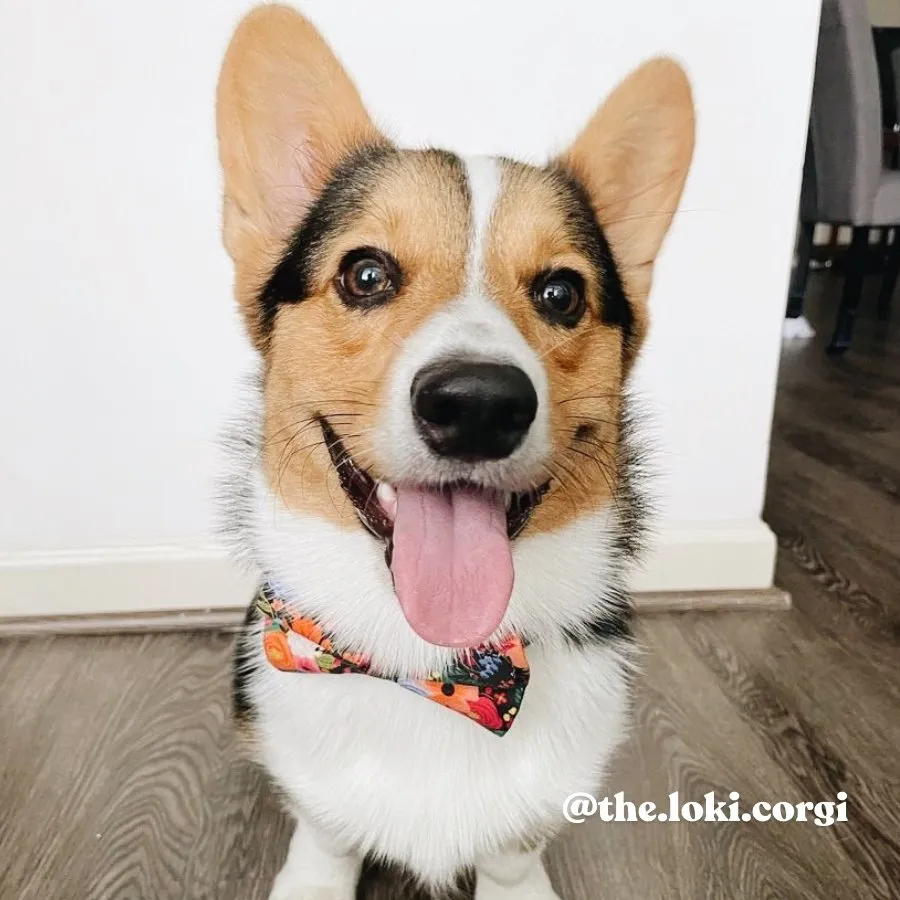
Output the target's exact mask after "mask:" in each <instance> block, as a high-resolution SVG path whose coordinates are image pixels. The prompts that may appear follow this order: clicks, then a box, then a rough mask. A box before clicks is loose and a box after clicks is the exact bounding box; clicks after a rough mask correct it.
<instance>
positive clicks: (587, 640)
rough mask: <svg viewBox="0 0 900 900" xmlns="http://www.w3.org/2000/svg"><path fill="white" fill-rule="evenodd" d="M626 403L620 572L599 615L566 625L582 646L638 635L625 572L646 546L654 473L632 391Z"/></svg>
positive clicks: (616, 543)
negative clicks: (639, 435)
mask: <svg viewBox="0 0 900 900" xmlns="http://www.w3.org/2000/svg"><path fill="white" fill-rule="evenodd" d="M620 408H621V414H620V424H619V453H618V472H617V477H616V484H617V488H616V493H615V497H614V499H613V502H614V507H615V510H616V514H617V515H616V519H617V521H618V528H617V531H616V534H615V537H614V539H613V546H612V550H613V554H614V561H615V563H616V566H615V568H616V569H618V571H617V572H616V571H614V573H613V574H612V576H611V581H612V583H611V584H610V585H604V586H600V587H599V594H598V602H597V609H596V612H595V614H594V615H591V616H588V617H586V618H585V619H584V620H583V621H582V622H579V623H578V625H577V626H573V627H571V628H566V629H565V630H564V632H563V633H564V636H565V638H566V640H567V641H568V642H569V644H571V645H572V646H573V647H578V648H585V647H588V646H591V645H596V644H605V643H608V642H611V641H626V642H630V641H631V640H633V634H632V628H631V623H632V618H633V607H632V603H631V597H630V595H629V593H628V591H627V590H626V588H625V584H624V577H623V573H624V571H625V570H626V569H627V568H628V567H630V566H631V565H632V564H633V563H634V562H635V561H636V560H637V559H638V558H639V557H640V555H641V553H642V552H643V550H644V545H645V542H646V537H647V531H648V525H647V522H648V518H649V515H650V512H651V506H650V503H649V500H648V499H647V497H646V495H645V493H644V484H645V482H646V480H647V478H648V475H649V473H648V471H647V465H646V462H645V459H646V453H645V451H644V448H643V447H642V445H641V444H640V442H638V440H637V439H636V435H635V413H634V411H633V409H632V402H631V400H630V398H629V396H628V394H627V393H626V394H625V395H624V396H623V398H622V403H621V407H620Z"/></svg>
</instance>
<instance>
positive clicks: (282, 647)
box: [263, 629, 295, 672]
mask: <svg viewBox="0 0 900 900" xmlns="http://www.w3.org/2000/svg"><path fill="white" fill-rule="evenodd" d="M263 648H264V649H265V651H266V658H267V659H268V660H269V662H270V663H272V665H273V666H275V668H276V669H281V670H282V671H284V672H290V671H292V670H293V669H294V668H295V666H294V655H293V653H291V648H290V645H289V644H288V639H287V635H286V634H285V633H284V632H283V631H281V630H280V629H279V630H278V631H267V632H266V633H265V636H264V637H263Z"/></svg>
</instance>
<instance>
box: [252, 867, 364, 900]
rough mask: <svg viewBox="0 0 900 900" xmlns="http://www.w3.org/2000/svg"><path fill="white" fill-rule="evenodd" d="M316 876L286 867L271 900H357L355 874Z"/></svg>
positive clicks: (280, 875) (278, 878)
mask: <svg viewBox="0 0 900 900" xmlns="http://www.w3.org/2000/svg"><path fill="white" fill-rule="evenodd" d="M316 876H317V873H316V872H312V871H308V870H307V871H303V870H299V869H298V868H297V867H296V866H294V865H292V866H290V867H288V866H285V867H284V868H283V869H282V870H281V871H280V872H279V873H278V877H277V878H276V879H275V884H274V885H272V892H271V893H270V894H269V900H355V897H356V875H355V873H352V872H347V873H346V874H343V873H340V874H339V873H336V872H332V873H329V877H328V878H322V877H316Z"/></svg>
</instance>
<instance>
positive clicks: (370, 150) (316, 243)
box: [259, 144, 398, 339]
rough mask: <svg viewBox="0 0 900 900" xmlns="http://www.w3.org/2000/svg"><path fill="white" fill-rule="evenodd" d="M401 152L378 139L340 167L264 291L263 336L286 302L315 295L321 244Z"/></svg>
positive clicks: (338, 228) (360, 206) (362, 201)
mask: <svg viewBox="0 0 900 900" xmlns="http://www.w3.org/2000/svg"><path fill="white" fill-rule="evenodd" d="M397 155H398V151H397V150H394V149H393V148H392V147H389V146H387V145H385V144H373V145H371V146H368V147H362V148H360V149H358V150H355V151H354V152H353V153H351V154H350V155H349V156H348V157H347V158H346V159H344V160H343V161H342V162H341V163H340V164H339V165H338V166H337V168H336V169H335V170H334V173H333V174H332V176H331V179H330V180H329V181H328V183H327V184H326V185H325V188H324V189H323V191H322V193H321V194H320V196H319V199H318V200H317V201H316V202H315V203H314V204H313V206H312V208H311V209H310V210H309V212H308V213H307V214H306V217H305V218H304V219H303V221H302V222H301V223H300V227H299V228H298V229H297V231H296V232H295V234H294V237H293V238H292V240H291V242H290V244H289V245H288V247H287V250H286V251H285V253H284V255H283V256H282V258H281V261H280V262H279V263H278V265H277V266H276V267H275V270H274V271H273V272H272V274H271V276H270V277H269V280H268V281H267V282H266V284H265V286H264V287H263V289H262V291H261V292H260V296H259V321H260V333H261V334H262V336H263V339H266V338H268V336H269V335H270V334H271V332H272V328H273V326H274V324H275V316H276V315H277V313H278V308H279V307H280V306H281V305H282V304H284V303H300V302H301V301H303V300H305V299H307V297H309V295H310V292H311V284H312V278H313V271H314V268H315V265H316V262H317V259H318V255H319V252H320V250H321V249H322V247H323V246H324V244H325V243H326V241H327V240H328V239H329V238H331V237H333V236H334V235H335V234H336V233H338V232H339V231H341V230H342V229H344V228H346V227H347V225H348V224H349V222H350V221H352V219H353V217H354V216H355V215H357V214H358V213H359V212H360V211H361V210H362V209H363V207H364V205H365V202H366V200H367V198H368V196H369V192H370V190H371V189H372V186H373V184H374V183H375V181H376V178H377V175H378V172H379V171H381V170H382V169H383V168H384V166H385V165H387V164H388V163H389V162H390V160H391V159H394V158H396V157H397Z"/></svg>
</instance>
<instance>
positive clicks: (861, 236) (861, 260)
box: [788, 0, 900, 353]
mask: <svg viewBox="0 0 900 900" xmlns="http://www.w3.org/2000/svg"><path fill="white" fill-rule="evenodd" d="M882 147H883V137H882V122H881V89H880V85H879V81H878V62H877V59H876V55H875V42H874V39H873V37H872V25H871V23H870V20H869V12H868V7H867V5H866V0H823V3H822V18H821V21H820V25H819V48H818V54H817V56H816V72H815V80H814V82H813V96H812V106H811V110H810V117H809V143H808V146H807V154H806V163H805V165H804V168H803V187H802V191H801V201H800V222H801V232H800V243H799V247H798V258H799V262H798V267H797V270H798V271H797V280H796V282H795V281H793V280H792V286H791V290H790V293H789V301H788V316H794V315H798V314H800V313H801V312H802V307H803V299H802V298H803V293H804V290H805V280H806V268H807V266H808V262H809V253H810V249H811V247H812V235H813V227H814V225H815V223H816V222H827V223H830V224H833V225H851V226H852V227H853V240H852V242H851V245H850V251H849V254H848V258H847V267H846V272H847V275H846V281H845V283H844V291H843V295H842V297H841V306H840V310H839V311H838V317H837V322H836V323H835V329H834V336H833V337H832V339H831V344H830V345H829V348H828V349H829V351H830V352H832V353H842V352H843V351H844V350H846V349H847V348H848V347H849V346H850V338H851V336H852V332H853V324H854V322H855V319H856V311H857V308H858V306H859V298H860V294H861V291H862V284H863V275H864V273H865V264H866V259H867V254H868V252H869V229H870V228H872V227H880V228H894V227H895V226H898V225H900V172H897V171H893V170H891V169H886V168H885V166H884V160H883V152H882ZM898 270H900V229H898V230H897V231H895V239H894V243H893V245H892V248H891V251H890V254H889V259H888V267H887V272H886V275H885V280H884V283H883V286H882V296H881V298H880V299H879V309H887V306H888V304H889V302H890V294H891V293H892V292H893V289H894V285H895V283H896V280H897V273H898Z"/></svg>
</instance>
